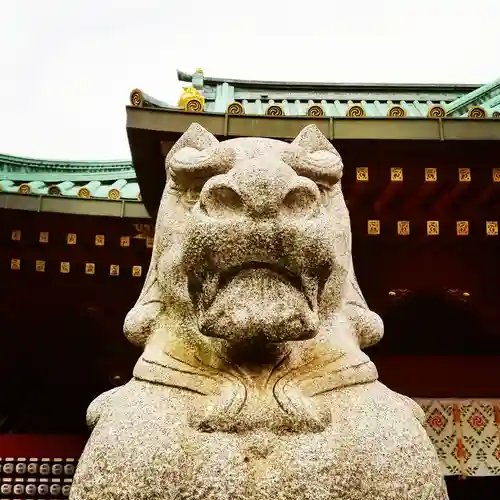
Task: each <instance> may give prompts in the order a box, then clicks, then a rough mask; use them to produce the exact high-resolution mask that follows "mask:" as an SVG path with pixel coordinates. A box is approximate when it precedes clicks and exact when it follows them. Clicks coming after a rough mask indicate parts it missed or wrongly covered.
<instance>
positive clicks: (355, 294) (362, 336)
mask: <svg viewBox="0 0 500 500" xmlns="http://www.w3.org/2000/svg"><path fill="white" fill-rule="evenodd" d="M344 297H345V305H344V312H345V314H346V316H347V318H348V319H349V321H350V322H351V324H352V328H353V330H354V333H355V334H356V337H357V339H358V343H359V346H360V347H361V348H364V347H369V346H371V345H374V344H376V343H377V342H378V341H379V340H380V339H381V338H382V337H383V335H384V324H383V322H382V319H381V318H380V316H379V315H378V314H377V313H375V312H373V311H370V309H369V308H368V304H367V303H366V300H365V298H364V297H363V294H362V293H361V290H360V288H359V285H358V280H357V279H356V275H355V273H354V266H353V262H352V257H351V263H350V269H349V272H348V275H347V278H346V283H345V288H344Z"/></svg>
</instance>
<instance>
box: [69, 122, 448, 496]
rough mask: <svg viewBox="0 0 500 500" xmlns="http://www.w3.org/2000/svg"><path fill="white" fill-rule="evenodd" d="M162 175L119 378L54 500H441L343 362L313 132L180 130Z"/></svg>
mask: <svg viewBox="0 0 500 500" xmlns="http://www.w3.org/2000/svg"><path fill="white" fill-rule="evenodd" d="M166 168H167V172H168V180H167V185H166V187H165V191H164V195H163V199H162V204H161V207H160V211H159V216H158V220H157V225H156V233H155V243H154V249H153V256H152V260H151V266H150V269H149V273H148V276H147V278H146V281H145V284H144V288H143V291H142V293H141V296H140V297H139V300H138V302H137V304H136V305H135V307H134V308H133V309H132V310H131V311H130V313H129V314H128V316H127V318H126V320H125V333H126V335H127V336H128V338H129V339H130V340H131V341H132V342H134V343H136V344H139V345H143V346H144V352H143V355H142V356H141V358H140V359H139V361H138V363H137V365H136V367H135V370H134V378H133V380H131V381H130V382H129V383H128V384H126V385H125V386H123V387H120V388H118V389H114V390H113V391H110V392H109V393H105V394H103V395H101V396H100V397H99V398H97V399H96V400H95V401H94V402H93V403H92V404H91V406H90V408H89V410H88V415H87V418H88V422H89V425H91V426H92V427H93V429H94V430H93V433H92V436H91V438H90V440H89V442H88V444H87V447H86V449H85V452H84V454H83V456H82V458H81V460H80V464H79V466H78V470H77V473H76V476H75V482H74V485H73V488H72V492H71V499H72V500H84V499H85V500H91V499H92V500H94V499H95V500H107V499H120V500H128V499H130V500H139V499H148V500H156V499H158V500H160V499H161V500H167V499H169V500H170V499H172V500H173V499H186V500H191V499H200V500H201V499H213V500H219V499H220V500H222V499H224V500H229V499H231V500H237V499H241V500H243V499H249V500H254V499H255V500H260V499H262V500H264V499H268V498H275V499H282V500H288V499H290V500H292V499H293V500H300V499H314V500H321V499H336V498H345V499H348V500H355V499H358V498H359V499H363V500H371V499H373V500H375V499H377V500H385V499H390V498H391V499H392V498H394V499H398V500H402V499H405V498H408V499H415V500H417V499H418V500H445V499H447V494H446V490H445V488H444V482H443V479H442V476H441V472H440V468H439V463H438V459H437V457H436V453H435V451H434V448H433V446H432V444H431V442H430V441H429V439H428V437H427V435H426V433H425V431H424V429H423V427H422V425H421V419H422V418H423V414H422V412H421V410H420V408H419V407H418V406H417V405H416V404H415V403H413V402H412V401H411V400H410V399H408V398H405V397H404V396H400V395H398V394H396V393H394V392H392V391H390V390H389V389H388V388H386V387H385V386H384V385H382V384H381V383H379V382H378V381H377V371H376V368H375V366H374V365H373V363H372V362H371V361H370V360H369V358H368V357H367V356H366V355H365V354H364V353H363V352H362V350H361V348H362V347H365V346H367V345H371V344H373V343H375V342H377V341H378V340H380V338H381V337H382V334H383V325H382V322H381V320H380V318H379V317H378V316H377V315H376V314H375V313H373V312H371V311H369V310H368V308H367V306H366V303H365V301H364V299H363V296H362V294H361V292H360V290H359V288H358V285H357V282H356V278H355V274H354V270H353V266H352V257H351V232H350V225H349V215H348V211H347V208H346V206H345V202H344V199H343V196H342V191H341V186H340V178H341V176H342V169H343V165H342V161H341V158H340V156H339V155H338V153H337V151H336V150H335V149H334V148H333V146H332V145H331V144H330V143H329V141H328V140H327V139H326V138H325V137H324V136H323V135H322V134H321V133H320V131H319V130H318V129H317V128H316V127H314V126H308V127H306V128H305V129H304V130H303V131H302V132H301V133H300V135H299V136H298V137H297V139H296V140H295V141H294V142H293V143H292V144H288V143H284V142H280V141H274V140H270V139H261V138H255V139H254V138H247V139H232V140H228V141H225V142H222V143H219V142H218V141H217V140H216V139H215V137H214V136H212V135H211V134H210V133H208V132H207V131H206V130H204V129H203V128H202V127H200V126H199V125H196V124H195V125H192V126H191V127H190V128H189V130H188V131H187V132H186V133H185V134H184V135H183V136H182V137H181V139H179V141H178V142H177V143H176V145H175V146H174V147H173V149H172V150H171V151H170V153H169V155H168V156H167V158H166Z"/></svg>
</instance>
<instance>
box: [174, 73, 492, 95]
mask: <svg viewBox="0 0 500 500" xmlns="http://www.w3.org/2000/svg"><path fill="white" fill-rule="evenodd" d="M201 75H202V73H187V72H185V71H182V70H180V69H178V70H177V78H178V80H179V81H181V82H191V81H192V80H193V77H196V76H201ZM203 83H204V84H209V85H210V84H214V85H218V84H222V83H227V84H229V85H236V86H239V87H259V88H262V87H268V88H280V89H287V88H311V87H313V88H314V87H315V88H333V89H339V90H340V89H351V90H352V89H363V90H369V89H377V90H380V89H386V90H388V91H390V90H393V89H397V90H412V89H413V90H432V89H434V90H440V91H443V90H448V91H456V92H460V91H463V92H466V93H468V92H471V91H473V90H475V89H478V88H480V87H481V86H482V85H483V84H474V83H464V84H456V83H394V82H393V83H357V82H352V83H350V82H337V83H334V82H305V81H304V82H284V81H274V80H269V81H268V80H244V79H235V78H219V77H209V76H205V75H203Z"/></svg>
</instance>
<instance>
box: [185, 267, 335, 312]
mask: <svg viewBox="0 0 500 500" xmlns="http://www.w3.org/2000/svg"><path fill="white" fill-rule="evenodd" d="M257 269H259V270H263V271H264V272H266V271H267V272H268V273H269V276H270V277H271V276H272V277H273V278H274V279H278V280H280V281H281V282H283V283H285V284H287V285H289V286H292V287H293V288H295V289H296V290H298V291H299V292H301V293H302V294H303V295H304V297H305V299H306V300H307V303H308V304H309V307H310V308H311V310H312V311H316V310H317V307H318V298H319V296H320V295H321V293H322V291H323V288H324V286H325V283H326V280H327V279H328V276H329V269H320V270H319V272H309V273H308V272H301V273H296V272H294V271H292V270H291V269H289V268H288V267H286V266H284V265H281V264H279V263H269V262H254V261H251V262H245V263H243V264H239V265H236V266H232V267H229V268H227V269H224V270H221V271H209V272H207V273H205V274H204V275H203V276H197V275H195V274H190V275H189V276H188V288H189V293H190V296H191V299H192V301H193V303H194V304H195V306H196V307H197V309H199V308H202V309H203V310H206V309H208V308H209V307H210V306H211V305H212V303H213V302H214V300H215V299H216V297H217V295H218V294H219V292H221V291H222V290H224V289H225V288H226V287H227V286H228V285H229V284H230V283H231V282H232V281H233V280H234V279H235V278H236V277H237V276H239V275H240V274H241V273H244V272H245V271H249V270H257Z"/></svg>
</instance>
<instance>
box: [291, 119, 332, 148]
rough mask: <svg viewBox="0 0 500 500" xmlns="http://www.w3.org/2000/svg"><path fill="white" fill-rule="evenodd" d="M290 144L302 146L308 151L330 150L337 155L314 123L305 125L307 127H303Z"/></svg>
mask: <svg viewBox="0 0 500 500" xmlns="http://www.w3.org/2000/svg"><path fill="white" fill-rule="evenodd" d="M292 145H293V146H299V147H301V148H304V149H305V150H306V151H308V152H309V153H315V152H316V151H330V152H331V153H335V154H336V155H337V156H338V155H339V154H338V153H337V150H336V149H335V148H334V147H333V146H332V144H331V142H330V141H329V140H328V139H327V138H326V137H325V135H324V134H323V133H322V132H321V130H320V129H319V128H318V127H317V126H316V125H307V127H304V128H303V129H302V130H301V131H300V134H299V135H298V136H297V137H296V138H295V139H294V140H293V142H292Z"/></svg>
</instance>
